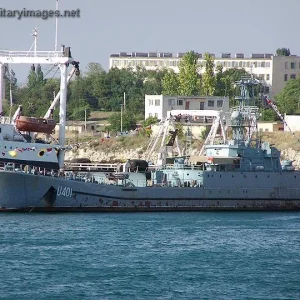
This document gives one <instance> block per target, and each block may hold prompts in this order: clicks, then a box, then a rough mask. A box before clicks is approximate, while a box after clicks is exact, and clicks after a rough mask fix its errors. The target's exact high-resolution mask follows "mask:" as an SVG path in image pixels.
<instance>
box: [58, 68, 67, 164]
mask: <svg viewBox="0 0 300 300" xmlns="http://www.w3.org/2000/svg"><path fill="white" fill-rule="evenodd" d="M59 68H60V73H61V75H60V110H59V145H60V147H62V148H63V147H64V146H65V127H66V108H67V75H68V74H67V66H66V64H60V66H59ZM64 154H65V153H64V150H60V151H59V157H58V163H59V167H60V168H63V166H64Z"/></svg>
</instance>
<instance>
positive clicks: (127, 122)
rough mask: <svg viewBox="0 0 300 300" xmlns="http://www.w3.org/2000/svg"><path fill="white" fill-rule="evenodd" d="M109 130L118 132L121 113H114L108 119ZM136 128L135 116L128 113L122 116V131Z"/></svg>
mask: <svg viewBox="0 0 300 300" xmlns="http://www.w3.org/2000/svg"><path fill="white" fill-rule="evenodd" d="M109 123H110V130H113V131H120V130H121V113H114V114H112V115H111V117H110V118H109ZM135 128H136V118H135V115H134V114H132V113H131V112H130V111H129V112H128V111H127V112H124V113H123V114H122V130H123V131H128V130H130V129H135Z"/></svg>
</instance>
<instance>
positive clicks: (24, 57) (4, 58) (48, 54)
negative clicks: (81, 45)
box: [0, 29, 73, 167]
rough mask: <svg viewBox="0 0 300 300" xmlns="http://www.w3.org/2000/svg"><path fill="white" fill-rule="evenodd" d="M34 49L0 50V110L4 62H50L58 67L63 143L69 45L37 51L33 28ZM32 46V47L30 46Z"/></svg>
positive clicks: (61, 155)
mask: <svg viewBox="0 0 300 300" xmlns="http://www.w3.org/2000/svg"><path fill="white" fill-rule="evenodd" d="M33 36H34V44H33V45H34V50H33V51H32V50H31V49H30V50H29V51H7V50H0V112H2V99H4V84H5V83H4V71H5V65H6V64H31V65H32V64H51V65H58V66H59V69H60V111H59V145H60V146H61V147H62V148H64V145H65V125H66V100H67V76H68V74H67V66H68V65H69V64H70V63H72V61H73V59H72V57H71V52H70V48H69V47H66V48H65V47H62V48H61V49H60V50H55V51H38V50H37V47H36V45H37V44H36V39H37V30H36V29H35V30H34V33H33ZM31 48H32V47H31ZM63 165H64V151H63V150H61V151H59V166H60V167H63Z"/></svg>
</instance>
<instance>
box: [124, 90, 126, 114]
mask: <svg viewBox="0 0 300 300" xmlns="http://www.w3.org/2000/svg"><path fill="white" fill-rule="evenodd" d="M125 109H126V93H125V92H124V111H125Z"/></svg>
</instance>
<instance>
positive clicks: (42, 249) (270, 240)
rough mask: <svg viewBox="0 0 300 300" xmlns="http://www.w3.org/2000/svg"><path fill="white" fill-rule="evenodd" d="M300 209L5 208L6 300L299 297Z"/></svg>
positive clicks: (1, 245)
mask: <svg viewBox="0 0 300 300" xmlns="http://www.w3.org/2000/svg"><path fill="white" fill-rule="evenodd" d="M299 256H300V213H255V212H253V213H248V212H247V213H242V212H234V213H229V212H228V213H226V212H219V213H208V212H204V213H124V214H101V213H100V214H37V213H28V214H0V299H300V258H299Z"/></svg>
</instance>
